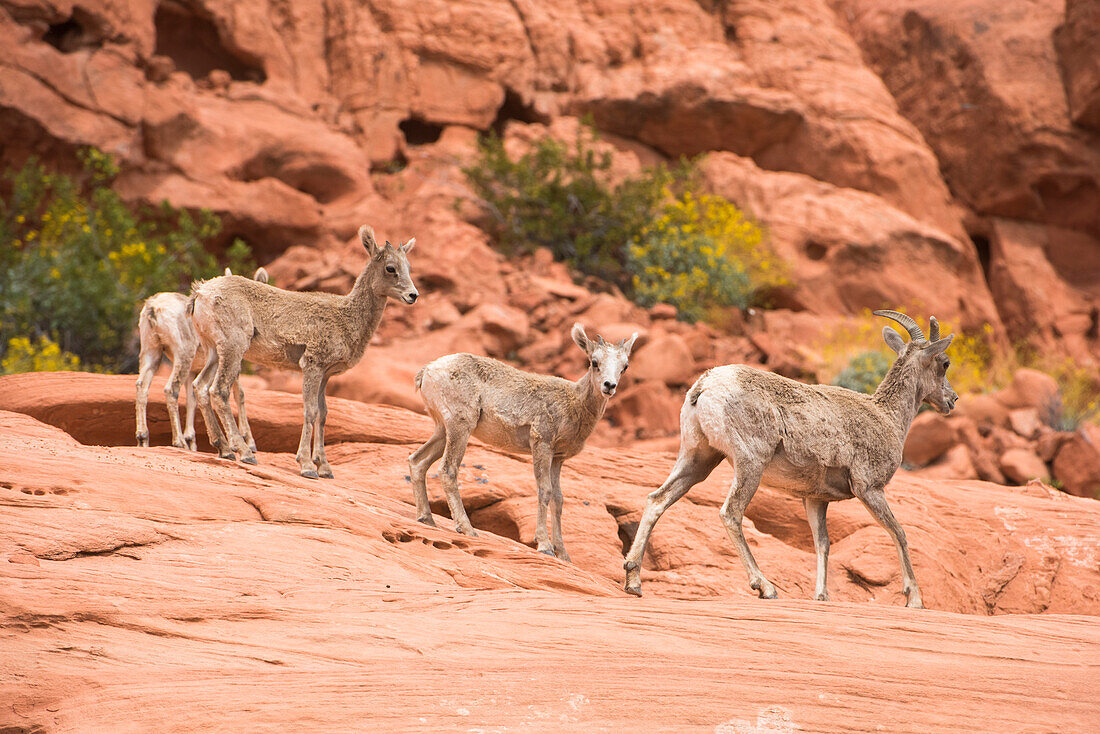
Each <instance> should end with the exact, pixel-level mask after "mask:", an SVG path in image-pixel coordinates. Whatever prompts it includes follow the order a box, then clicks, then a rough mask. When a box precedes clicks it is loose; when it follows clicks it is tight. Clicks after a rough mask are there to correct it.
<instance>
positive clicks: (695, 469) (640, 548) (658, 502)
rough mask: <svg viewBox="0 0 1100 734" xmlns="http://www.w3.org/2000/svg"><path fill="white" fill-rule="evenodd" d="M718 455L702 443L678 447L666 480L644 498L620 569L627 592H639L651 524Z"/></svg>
mask: <svg viewBox="0 0 1100 734" xmlns="http://www.w3.org/2000/svg"><path fill="white" fill-rule="evenodd" d="M722 458H723V457H722V454H720V453H719V452H717V451H715V450H714V449H712V448H710V447H709V446H706V445H704V446H697V447H690V448H684V447H681V450H680V456H679V457H677V459H676V465H675V466H673V467H672V471H671V472H670V473H669V475H668V479H666V480H665V483H664V484H662V485H661V486H660V487H659V488H658V489H657V490H655V491H653V492H651V493H650V495H649V497H648V498H647V499H646V506H645V510H644V511H643V512H642V519H641V521H640V522H639V523H638V532H637V533H635V534H634V542H633V543H631V545H630V551H629V552H628V553H627V554H626V561H625V563H623V568H625V569H626V582H625V583H624V584H623V588H624V589H625V590H626V592H627V593H628V594H633V595H634V596H641V595H642V557H643V556H644V555H645V549H646V545H648V543H649V535H650V533H651V532H653V526H654V525H656V524H657V521H658V520H660V519H661V515H663V514H664V512H665V510H667V509H668V508H669V507H671V506H672V505H673V504H674V503H675V502H676V501H677V500H679V499H680V498H681V497H683V496H684V495H685V494H687V493H688V490H690V489H691V488H692V487H694V486H695V485H696V484H698V483H699V482H701V481H703V480H704V479H706V478H707V477H708V476H710V473H711V472H712V471H714V467H716V466H718V464H719V462H721V461H722Z"/></svg>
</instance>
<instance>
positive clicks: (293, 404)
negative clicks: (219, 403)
mask: <svg viewBox="0 0 1100 734" xmlns="http://www.w3.org/2000/svg"><path fill="white" fill-rule="evenodd" d="M135 379H136V378H135V377H134V376H132V375H97V374H89V373H85V372H40V373H27V374H21V375H5V376H2V377H0V410H10V411H14V412H18V413H26V414H27V415H30V416H33V417H35V418H37V419H39V420H41V421H43V422H45V423H49V424H51V425H54V426H57V427H58V428H61V429H62V430H64V431H65V432H67V433H69V434H70V435H71V436H73V437H74V438H76V439H77V440H78V441H80V442H81V443H84V444H90V445H97V446H133V445H135V444H136V441H135V439H134V433H135V432H134V399H135V393H136V386H135V382H134V381H135ZM163 389H164V379H163V378H159V377H158V378H154V380H153V383H152V386H151V387H150V388H149V405H148V408H147V412H148V420H149V435H150V442H151V443H152V444H153V445H169V444H171V436H172V431H171V426H170V425H169V423H168V408H167V405H166V403H165V399H164V392H163ZM245 403H246V407H247V411H248V421H249V424H250V425H251V426H252V432H253V434H254V435H255V438H256V444H257V446H258V447H259V448H260V449H261V450H263V451H290V452H294V451H297V450H298V441H299V439H300V438H301V433H302V398H301V396H300V395H292V394H287V393H284V392H279V391H275V390H255V389H250V390H247V392H246V394H245ZM184 404H185V400H184V398H183V395H182V394H181V396H180V420H183V418H184V407H183V406H184ZM328 411H329V412H328V423H327V424H326V429H325V438H326V441H328V442H330V443H339V442H341V441H365V442H375V443H391V442H392V443H409V442H412V441H416V440H417V439H419V438H420V436H421V435H423V436H425V437H426V436H428V435H431V426H432V423H431V420H430V419H429V418H428V417H426V416H421V415H416V414H415V413H412V412H409V411H408V410H402V409H399V408H394V407H390V406H386V405H364V404H362V403H358V402H355V401H352V400H345V399H341V398H331V397H330V398H328ZM195 431H196V433H197V435H198V439H199V446H200V448H201V449H202V450H204V451H207V452H209V451H211V448H210V444H209V443H208V442H207V440H206V429H205V424H204V423H203V420H202V414H201V412H197V413H196V415H195Z"/></svg>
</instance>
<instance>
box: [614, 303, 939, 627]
mask: <svg viewBox="0 0 1100 734" xmlns="http://www.w3.org/2000/svg"><path fill="white" fill-rule="evenodd" d="M875 314H876V315H878V316H885V317H886V318H889V319H893V320H894V321H896V322H898V323H899V324H901V325H902V326H904V327H905V329H906V331H908V332H909V336H910V341H909V343H908V344H906V343H905V341H904V340H903V339H902V338H901V336H899V335H898V333H897V332H896V331H894V330H893V329H891V328H890V327H884V328H883V333H882V336H883V338H884V339H885V340H886V343H887V345H889V346H890V348H891V349H893V350H894V351H895V352H897V354H898V357H897V360H896V361H895V362H894V364H893V366H892V367H891V368H890V371H889V372H887V374H886V377H885V378H883V380H882V383H881V384H880V385H879V386H878V389H877V390H876V391H875V393H874V395H864V394H862V393H857V392H854V391H852V390H848V389H845V388H842V387H833V386H829V385H804V384H802V383H799V382H795V381H793V380H788V379H786V378H784V377H780V376H778V375H774V374H771V373H769V372H762V371H760V370H755V369H752V368H751V367H745V366H740V365H729V366H725V367H717V368H715V369H712V370H710V371H708V372H706V373H705V374H704V375H703V376H702V377H700V378H699V380H698V381H696V383H695V385H694V386H692V388H691V390H690V391H688V395H687V399H686V400H685V401H684V407H683V409H682V410H681V411H680V454H679V457H678V458H677V460H676V465H675V466H674V467H673V469H672V473H671V474H669V477H668V479H666V480H665V483H664V484H662V485H661V487H660V488H659V489H658V490H657V491H655V492H653V493H652V494H650V495H649V498H648V501H647V503H646V507H645V511H644V512H643V514H642V519H641V522H640V523H639V526H638V533H637V535H636V536H635V537H634V543H633V545H631V547H630V552H629V553H627V556H626V562H625V563H624V564H623V565H624V568H625V569H626V582H625V588H626V591H628V592H629V593H631V594H635V595H637V596H641V593H642V585H641V584H642V582H641V561H642V556H643V555H644V554H645V548H646V543H647V542H648V541H649V534H650V532H651V531H652V530H653V526H654V524H655V523H656V522H657V520H658V519H659V518H660V517H661V514H662V513H663V512H664V511H665V510H667V509H668V508H669V507H670V506H671V505H672V504H673V503H674V502H676V501H677V500H678V499H680V498H681V497H683V496H684V495H685V494H686V493H687V491H688V490H689V489H691V488H692V487H693V486H694V485H696V484H698V483H699V482H701V481H703V480H704V479H706V478H707V476H708V475H709V474H710V473H711V471H713V470H714V468H715V467H716V466H717V465H718V464H719V462H721V460H722V459H723V458H725V459H727V460H729V462H730V463H731V464H732V465H733V466H734V469H735V470H736V479H735V480H734V483H733V486H732V488H731V489H730V493H729V496H728V497H727V498H726V501H725V504H723V505H722V510H721V515H722V520H723V522H724V523H725V525H726V530H727V532H728V533H729V536H730V539H731V540H732V541H733V543H734V545H735V546H737V552H738V556H739V557H740V558H741V563H742V564H744V566H745V570H746V571H747V572H748V575H749V585H750V586H751V588H753V589H755V590H756V591H758V592H759V594H760V596H761V597H762V598H766V599H774V598H775V597H776V596H777V594H776V591H775V587H774V586H773V585H772V583H771V582H770V581H768V579H767V578H765V577H764V574H763V573H761V571H760V568H759V567H758V566H757V565H756V560H755V559H754V558H753V556H752V552H751V551H750V550H749V547H748V544H746V542H745V536H744V534H743V533H742V530H741V520H742V518H743V516H744V512H745V508H746V507H748V504H749V501H750V500H752V497H753V495H754V494H755V493H756V488H757V486H758V485H759V484H760V481H761V480H762V479H763V480H764V481H765V482H767V484H768V485H769V486H771V487H774V488H776V489H778V490H780V491H782V492H785V493H787V494H790V495H792V496H794V497H800V498H802V501H803V504H804V506H805V508H806V517H807V520H808V521H809V524H810V530H811V532H812V534H813V539H814V547H815V549H816V551H817V584H816V590H815V596H816V598H817V599H819V600H823V601H824V600H828V598H829V594H828V591H827V589H826V573H827V565H828V557H829V535H828V530H827V528H826V525H825V510H826V508H827V507H828V503H829V502H835V501H838V500H845V499H850V498H852V497H856V498H858V499H859V500H860V501H861V502H862V503H863V504H864V506H865V507H866V508H867V509H868V511H870V513H871V515H872V516H873V517H874V518H875V520H876V521H878V523H879V524H880V525H882V526H883V527H884V528H885V529H886V531H887V532H888V533H890V536H891V537H892V538H893V540H894V544H895V546H896V547H897V552H898V558H899V560H900V562H901V571H902V590H903V591H904V592H905V594H906V596H907V604H906V606H909V607H915V608H921V607H922V606H923V605H922V603H921V596H920V589H919V588H918V587H917V580H916V579H915V578H914V577H913V567H912V564H911V563H910V562H909V549H908V546H907V545H906V541H905V531H904V530H902V528H901V525H900V524H899V523H898V521H897V520H896V519H895V518H894V514H893V513H892V512H891V511H890V507H889V505H888V504H887V503H886V494H885V492H884V487H885V486H886V483H887V482H888V481H889V480H890V477H892V476H893V474H894V472H895V471H897V468H898V466H900V464H901V456H902V447H903V445H904V443H905V436H906V434H907V433H908V432H909V424H910V423H911V422H912V421H913V418H914V417H915V416H916V414H917V410H918V409H919V408H920V405H921V403H922V402H927V403H929V404H930V405H931V406H932V407H934V408H935V409H936V410H938V411H939V412H940V413H943V414H947V413H949V412H950V411H951V410H952V409H953V408H954V407H955V401H956V400H957V399H958V397H959V396H958V395H957V394H956V393H955V391H954V390H952V389H951V384H950V383H949V382H948V381H947V368H948V366H949V361H948V358H947V356H946V355H945V354H944V350H946V349H947V347H948V346H949V345H950V344H951V340H952V339H953V338H954V334H949V335H948V336H946V337H944V338H943V339H941V338H940V327H939V323H938V322H937V321H936V319H935V318H932V320H931V331H930V338H929V339H926V338H925V337H924V333H923V332H922V331H921V329H920V327H919V326H918V325H917V323H916V322H915V321H914V320H913V319H911V318H910V317H908V316H906V315H905V314H903V313H898V312H897V311H875Z"/></svg>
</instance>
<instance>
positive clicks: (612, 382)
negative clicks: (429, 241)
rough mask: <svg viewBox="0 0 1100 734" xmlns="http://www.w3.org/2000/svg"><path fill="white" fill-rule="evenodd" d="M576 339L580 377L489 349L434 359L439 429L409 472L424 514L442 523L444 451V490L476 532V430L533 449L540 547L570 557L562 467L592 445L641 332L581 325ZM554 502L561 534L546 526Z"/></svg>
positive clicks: (428, 392)
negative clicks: (434, 504) (436, 507)
mask: <svg viewBox="0 0 1100 734" xmlns="http://www.w3.org/2000/svg"><path fill="white" fill-rule="evenodd" d="M572 337H573V341H574V342H576V344H577V346H578V347H580V348H581V349H582V350H584V353H585V355H586V356H587V358H588V370H587V371H586V372H585V373H584V376H583V377H581V378H580V380H578V381H577V382H570V381H568V380H563V379H562V378H560V377H552V376H549V375H535V374H531V373H529V372H523V371H521V370H518V369H516V368H515V367H511V366H509V365H506V364H504V363H503V362H499V361H497V360H495V359H489V358H488V357H478V356H476V355H473V354H451V355H449V356H446V357H441V358H439V359H437V360H435V361H434V362H432V363H430V364H428V365H427V366H425V367H424V368H423V369H421V370H420V372H418V373H417V375H416V387H417V388H418V389H419V390H420V393H421V395H423V396H424V403H425V405H426V406H427V408H428V413H429V414H430V415H431V417H432V420H434V421H435V432H434V433H432V437H431V438H429V439H428V442H427V443H425V444H424V445H423V446H421V447H420V448H419V449H417V450H416V451H415V452H413V454H412V455H411V456H410V457H409V477H410V479H411V480H412V485H413V493H414V495H415V497H416V512H417V519H418V520H420V522H423V523H427V524H428V525H435V520H433V519H432V510H431V507H430V506H429V504H428V488H427V484H426V482H425V476H426V475H427V473H428V469H429V468H430V467H431V465H432V464H433V463H435V461H436V460H437V459H439V457H440V456H442V457H443V471H442V472H441V475H442V478H443V490H444V491H445V492H446V494H447V504H448V505H449V506H450V509H451V517H452V518H453V519H454V521H455V529H456V530H458V532H460V533H464V534H466V535H476V534H477V533H475V532H474V528H473V525H471V524H470V518H469V517H468V516H467V514H466V509H465V507H463V505H462V497H461V496H460V495H459V493H458V467H459V464H460V463H461V461H462V457H463V455H464V454H465V453H466V443H467V441H469V439H470V436H471V435H473V436H476V437H477V438H479V439H481V440H482V441H485V442H486V443H489V444H492V445H493V446H497V447H500V448H503V449H506V450H509V451H517V452H521V453H526V454H530V455H531V458H532V461H533V464H534V469H535V481H536V483H537V484H538V515H537V518H538V519H537V521H536V522H537V524H536V527H535V538H536V540H537V541H538V550H539V551H540V552H541V553H546V554H547V555H556V556H557V557H558V558H561V559H562V560H565V561H568V560H569V554H568V553H566V551H565V544H564V542H563V540H562V536H561V509H562V503H563V496H562V492H561V482H560V480H561V467H562V464H563V463H564V462H565V460H566V459H568V458H570V457H572V456H575V455H576V454H577V453H579V452H580V450H581V449H582V448H584V443H585V441H587V440H588V436H589V435H590V434H591V433H592V429H594V428H595V427H596V423H597V422H599V420H600V418H601V417H603V412H604V408H605V407H606V406H607V401H608V398H610V397H611V396H612V395H614V394H615V390H616V388H617V387H618V385H619V378H620V377H621V375H622V373H623V372H624V371H625V370H626V367H627V362H628V361H629V359H630V350H631V349H633V347H634V341H635V340H636V339H637V338H638V334H637V333H635V334H634V335H633V336H631V337H630V338H629V339H623V340H622V341H621V342H619V343H617V344H609V343H607V342H605V341H604V339H603V337H597V339H596V340H595V341H593V340H591V339H589V338H588V335H587V334H585V331H584V327H582V326H581V325H580V324H574V325H573V331H572ZM550 506H552V508H553V515H552V524H553V537H552V539H551V538H550V537H548V535H547V532H546V515H547V510H548V507H550Z"/></svg>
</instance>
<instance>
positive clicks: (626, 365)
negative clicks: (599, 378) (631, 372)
mask: <svg viewBox="0 0 1100 734" xmlns="http://www.w3.org/2000/svg"><path fill="white" fill-rule="evenodd" d="M629 366H630V365H628V364H624V365H623V372H626V368H627V367H629ZM619 374H620V375H621V374H622V372H620V373H619Z"/></svg>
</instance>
